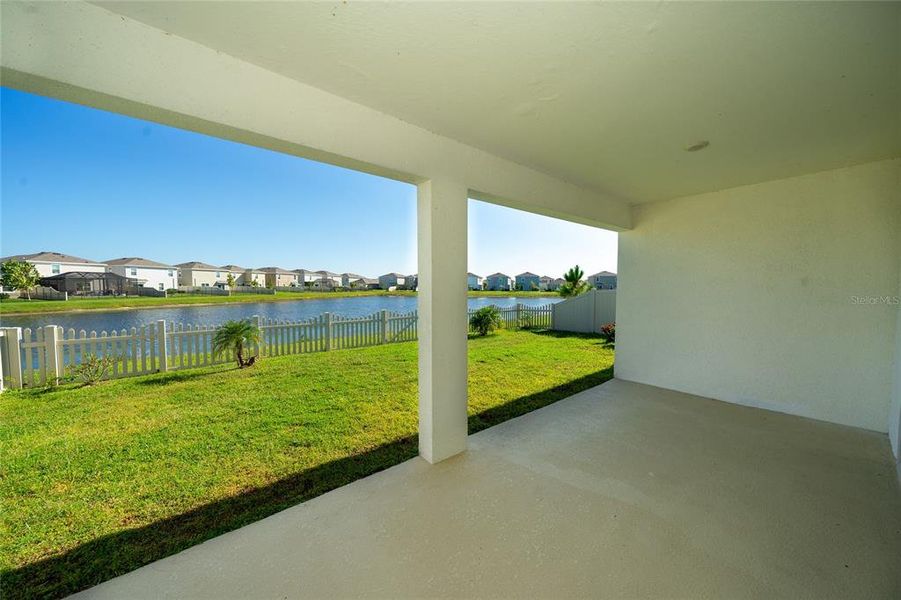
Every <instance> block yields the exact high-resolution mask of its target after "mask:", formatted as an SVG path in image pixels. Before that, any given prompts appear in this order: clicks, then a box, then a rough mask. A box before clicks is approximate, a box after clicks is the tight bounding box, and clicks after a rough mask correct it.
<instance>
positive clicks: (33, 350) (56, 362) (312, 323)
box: [17, 304, 554, 386]
mask: <svg viewBox="0 0 901 600" xmlns="http://www.w3.org/2000/svg"><path fill="white" fill-rule="evenodd" d="M474 312H475V310H469V311H468V316H469V317H472V315H473V314H474ZM498 312H499V314H500V317H501V322H502V325H503V326H504V327H510V328H514V327H542V328H545V327H551V326H552V324H553V323H552V320H553V314H554V311H553V307H552V306H551V305H546V306H525V305H522V304H518V305H517V306H515V307H512V308H505V309H499V311H498ZM254 319H255V320H256V322H257V323H258V325H259V327H260V343H259V344H255V345H254V347H253V348H248V349H247V352H248V356H250V355H251V354H250V353H251V352H253V355H256V356H259V357H263V356H284V355H290V354H305V353H310V352H325V351H329V350H342V349H350V348H362V347H367V346H376V345H381V344H390V343H396V342H407V341H413V340H416V339H417V338H418V331H417V330H418V326H419V319H418V314H417V312H416V311H412V312H409V313H393V312H390V311H386V310H382V311H379V312H377V313H374V314H371V315H368V316H365V317H350V318H348V317H341V316H338V315H332V314H331V313H323V314H322V315H320V316H318V317H312V318H309V319H306V320H301V321H291V320H286V319H282V320H279V319H264V318H261V317H254ZM47 327H56V329H55V331H56V332H57V333H56V336H55V337H56V344H55V346H53V348H51V345H53V337H54V336H52V335H50V333H52V331H51V330H50V329H47ZM47 327H39V328H36V329H34V330H32V329H30V328H25V329H23V330H22V342H21V344H20V346H19V347H20V349H21V352H22V356H21V358H22V359H23V360H20V361H18V366H17V369H21V373H20V379H21V381H22V385H23V386H33V385H36V384H37V383H40V384H41V385H44V384H46V383H47V382H48V380H55V379H56V371H55V370H54V371H53V372H51V369H59V371H60V372H62V371H64V369H65V368H66V367H70V366H72V365H76V364H78V363H80V362H81V361H83V360H85V359H86V358H87V357H88V356H90V355H92V354H93V355H96V356H98V357H108V358H109V359H110V362H111V363H112V364H111V366H110V370H109V372H108V373H107V375H106V376H105V377H106V378H109V379H115V378H119V377H131V376H134V375H140V374H145V373H152V372H157V371H165V370H168V369H184V368H194V367H199V366H206V365H213V364H222V363H227V362H231V361H233V360H235V353H234V351H233V350H227V351H225V352H222V353H221V354H220V355H218V356H217V355H214V354H213V352H212V341H213V335H214V333H215V327H213V326H211V325H209V324H185V323H175V324H172V325H171V326H169V327H167V326H166V324H165V322H164V321H157V322H156V323H155V324H153V325H150V326H148V325H143V326H141V327H139V328H136V327H132V328H131V331H127V330H125V329H122V330H120V331H116V330H112V331H111V332H109V333H107V332H106V331H101V332H100V334H99V336H98V334H97V332H96V331H91V332H90V334H88V333H86V331H85V330H84V329H82V330H80V331H78V332H77V333H76V331H75V329H72V328H70V329H68V330H67V331H64V330H63V329H62V328H61V327H57V326H53V325H50V326H47ZM48 332H49V333H48ZM50 353H52V354H50ZM167 356H168V357H169V358H168V359H167ZM164 361H165V364H164Z"/></svg>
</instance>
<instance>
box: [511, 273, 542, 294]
mask: <svg viewBox="0 0 901 600" xmlns="http://www.w3.org/2000/svg"><path fill="white" fill-rule="evenodd" d="M540 284H541V276H539V275H536V274H535V273H529V272H528V271H526V272H525V273H520V274H519V275H517V276H516V289H518V290H525V291H527V292H528V291H530V290H537V289H539V285H540Z"/></svg>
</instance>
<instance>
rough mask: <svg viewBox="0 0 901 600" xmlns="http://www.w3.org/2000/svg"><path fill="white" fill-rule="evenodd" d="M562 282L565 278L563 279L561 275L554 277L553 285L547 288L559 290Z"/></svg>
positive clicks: (564, 281)
mask: <svg viewBox="0 0 901 600" xmlns="http://www.w3.org/2000/svg"><path fill="white" fill-rule="evenodd" d="M564 283H566V280H565V279H563V278H562V277H557V278H556V279H554V284H553V285H554V287H550V288H548V289H549V290H559V289H560V288H561V287H562V286H563V284H564Z"/></svg>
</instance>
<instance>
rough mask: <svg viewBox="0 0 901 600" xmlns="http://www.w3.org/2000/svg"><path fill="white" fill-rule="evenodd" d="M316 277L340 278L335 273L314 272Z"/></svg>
mask: <svg viewBox="0 0 901 600" xmlns="http://www.w3.org/2000/svg"><path fill="white" fill-rule="evenodd" d="M314 273H316V274H317V275H322V276H323V277H341V276H340V275H338V274H337V273H332V272H331V271H314Z"/></svg>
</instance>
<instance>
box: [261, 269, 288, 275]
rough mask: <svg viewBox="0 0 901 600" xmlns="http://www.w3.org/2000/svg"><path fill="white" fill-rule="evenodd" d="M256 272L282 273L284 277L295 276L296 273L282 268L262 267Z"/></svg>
mask: <svg viewBox="0 0 901 600" xmlns="http://www.w3.org/2000/svg"><path fill="white" fill-rule="evenodd" d="M256 270H257V271H262V272H263V273H281V274H283V275H294V271H289V270H287V269H283V268H281V267H260V268H259V269H256Z"/></svg>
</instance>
